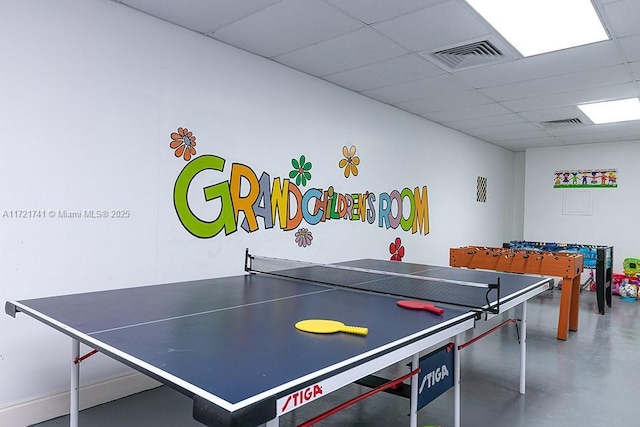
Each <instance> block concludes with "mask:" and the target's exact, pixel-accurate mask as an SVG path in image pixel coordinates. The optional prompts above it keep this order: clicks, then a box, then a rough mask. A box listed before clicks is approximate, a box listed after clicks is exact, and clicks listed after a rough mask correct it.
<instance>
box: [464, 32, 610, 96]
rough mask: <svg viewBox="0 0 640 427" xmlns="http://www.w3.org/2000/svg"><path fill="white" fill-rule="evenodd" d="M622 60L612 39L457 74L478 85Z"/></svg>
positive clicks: (493, 84) (600, 66) (570, 70)
mask: <svg viewBox="0 0 640 427" xmlns="http://www.w3.org/2000/svg"><path fill="white" fill-rule="evenodd" d="M622 62H623V59H622V57H621V56H620V53H619V52H618V47H617V46H616V44H615V43H614V42H612V41H604V42H599V43H593V44H591V45H588V46H580V47H576V48H573V49H564V50H561V51H557V52H552V53H548V54H544V55H535V56H530V57H527V58H522V59H518V60H516V61H511V62H506V63H500V64H496V65H488V66H486V67H480V68H473V69H470V70H462V71H455V72H454V75H455V76H456V77H458V78H460V79H461V80H463V81H465V82H467V83H468V84H469V85H471V86H472V87H475V88H484V87H490V86H497V85H502V84H509V83H515V82H523V81H527V80H534V79H540V78H544V77H551V76H555V75H561V74H567V73H573V72H577V71H583V70H589V69H594V68H602V67H606V66H609V65H616V64H621V63H622Z"/></svg>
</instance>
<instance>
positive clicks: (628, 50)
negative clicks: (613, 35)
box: [618, 36, 640, 62]
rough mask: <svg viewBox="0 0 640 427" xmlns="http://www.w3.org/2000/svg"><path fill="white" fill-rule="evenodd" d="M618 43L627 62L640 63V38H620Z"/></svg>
mask: <svg viewBox="0 0 640 427" xmlns="http://www.w3.org/2000/svg"><path fill="white" fill-rule="evenodd" d="M618 41H619V42H620V47H621V48H622V51H623V52H624V56H625V58H626V59H627V61H630V62H633V61H640V36H631V37H622V38H620V39H618Z"/></svg>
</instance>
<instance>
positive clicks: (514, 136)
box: [466, 129, 549, 142]
mask: <svg viewBox="0 0 640 427" xmlns="http://www.w3.org/2000/svg"><path fill="white" fill-rule="evenodd" d="M466 132H470V131H466ZM471 132H473V133H476V132H475V131H471ZM477 134H478V135H486V136H485V138H486V137H489V138H490V140H491V141H495V142H501V141H519V140H524V139H541V138H547V137H549V134H548V133H547V132H545V131H544V130H540V129H538V130H529V131H525V132H513V133H496V134H488V133H484V132H480V131H478V132H477Z"/></svg>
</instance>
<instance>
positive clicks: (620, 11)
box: [604, 0, 640, 37]
mask: <svg viewBox="0 0 640 427" xmlns="http://www.w3.org/2000/svg"><path fill="white" fill-rule="evenodd" d="M604 9H605V11H606V13H607V17H608V18H609V23H610V25H611V27H612V28H609V30H612V31H613V32H614V33H615V34H616V35H617V36H618V37H624V36H630V35H634V34H640V26H639V25H638V18H639V17H640V2H639V1H638V0H623V1H618V2H615V3H609V4H605V5H604Z"/></svg>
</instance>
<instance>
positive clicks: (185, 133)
mask: <svg viewBox="0 0 640 427" xmlns="http://www.w3.org/2000/svg"><path fill="white" fill-rule="evenodd" d="M171 139H172V141H171V143H170V144H169V147H171V148H173V149H174V150H175V155H176V157H181V156H182V157H183V158H184V159H185V160H186V161H187V162H188V161H189V160H191V156H195V155H196V149H195V148H193V147H195V146H196V137H195V136H194V135H193V133H192V132H191V131H189V129H187V128H178V131H177V132H172V133H171Z"/></svg>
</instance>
